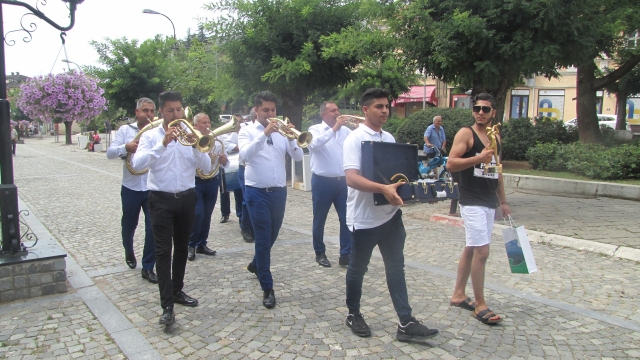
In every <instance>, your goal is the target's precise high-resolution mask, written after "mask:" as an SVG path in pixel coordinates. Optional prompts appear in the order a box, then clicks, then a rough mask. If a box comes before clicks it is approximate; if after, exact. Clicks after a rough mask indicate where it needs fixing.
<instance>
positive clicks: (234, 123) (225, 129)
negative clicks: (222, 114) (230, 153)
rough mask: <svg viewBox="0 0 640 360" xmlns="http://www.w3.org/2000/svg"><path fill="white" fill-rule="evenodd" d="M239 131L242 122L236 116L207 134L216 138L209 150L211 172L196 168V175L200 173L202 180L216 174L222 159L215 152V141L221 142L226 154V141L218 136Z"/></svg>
mask: <svg viewBox="0 0 640 360" xmlns="http://www.w3.org/2000/svg"><path fill="white" fill-rule="evenodd" d="M237 131H240V123H239V122H238V120H237V119H236V118H235V117H234V118H233V120H231V121H229V122H228V123H226V124H224V125H222V126H219V127H217V128H215V129H213V130H211V134H209V135H207V136H213V137H214V140H213V141H214V142H213V143H212V144H213V146H212V147H211V151H209V157H210V158H211V172H210V173H208V174H205V173H204V171H202V170H200V169H196V175H198V177H199V178H200V179H202V180H207V179H211V178H212V177H214V176H215V174H216V173H217V172H218V170H219V169H220V161H219V158H220V155H219V154H214V153H213V152H214V151H215V149H216V146H215V142H219V143H220V146H221V147H222V153H223V154H224V143H223V142H222V141H220V139H218V136H220V135H223V134H227V133H232V132H237Z"/></svg>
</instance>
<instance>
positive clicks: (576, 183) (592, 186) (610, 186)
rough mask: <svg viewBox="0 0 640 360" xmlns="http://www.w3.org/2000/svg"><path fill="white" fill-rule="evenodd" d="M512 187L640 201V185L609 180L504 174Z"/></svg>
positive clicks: (507, 182) (555, 193) (553, 193)
mask: <svg viewBox="0 0 640 360" xmlns="http://www.w3.org/2000/svg"><path fill="white" fill-rule="evenodd" d="M502 176H503V177H504V185H505V187H507V188H510V189H519V190H532V191H540V192H544V193H548V194H552V195H560V196H562V195H574V196H575V195H581V196H589V197H594V198H597V197H610V198H615V199H624V200H634V201H640V186H637V185H626V184H615V183H609V182H597V181H585V180H567V179H558V178H550V177H545V176H534V175H515V174H506V173H505V174H502Z"/></svg>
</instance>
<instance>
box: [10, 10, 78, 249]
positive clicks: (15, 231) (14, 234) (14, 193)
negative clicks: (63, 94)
mask: <svg viewBox="0 0 640 360" xmlns="http://www.w3.org/2000/svg"><path fill="white" fill-rule="evenodd" d="M62 1H63V2H65V3H68V4H69V5H68V7H69V25H68V26H61V25H58V24H56V23H55V22H54V21H53V20H51V19H49V18H48V17H47V16H46V15H45V14H44V13H42V11H40V9H39V8H38V3H36V7H33V6H31V5H29V4H27V3H24V2H21V1H14V0H0V35H3V42H2V44H0V162H1V163H0V170H1V171H2V174H1V176H0V180H1V184H0V221H1V222H2V224H1V227H2V253H3V254H5V253H11V254H15V253H17V252H18V251H24V247H23V245H22V243H21V236H20V223H19V210H18V188H17V187H16V185H15V184H14V182H13V181H14V180H13V158H12V152H11V132H10V127H9V125H10V124H9V108H10V107H9V100H7V77H6V74H5V62H4V45H5V43H6V44H7V45H9V46H13V45H15V41H13V40H11V41H7V40H6V35H7V34H9V33H11V32H14V31H24V32H26V33H27V36H28V37H27V36H25V37H24V38H23V41H24V42H30V41H31V38H32V37H31V33H32V32H34V31H35V30H36V29H37V26H36V25H35V24H34V23H30V24H29V25H28V27H25V26H24V24H22V20H24V17H25V16H27V15H35V16H37V17H38V18H40V19H42V20H44V21H46V22H47V23H48V24H49V25H51V26H53V27H54V28H56V29H58V30H60V31H67V30H71V28H73V25H74V24H75V20H76V17H75V14H76V8H77V5H78V4H80V3H82V2H83V1H84V0H62ZM3 4H6V5H16V6H22V7H24V8H26V9H28V10H29V11H30V12H28V13H26V14H24V15H23V16H22V19H21V20H20V26H21V27H22V29H19V30H13V31H9V32H7V33H6V34H5V33H4V27H3V22H4V19H3V17H2V7H3ZM42 4H46V2H43V3H42Z"/></svg>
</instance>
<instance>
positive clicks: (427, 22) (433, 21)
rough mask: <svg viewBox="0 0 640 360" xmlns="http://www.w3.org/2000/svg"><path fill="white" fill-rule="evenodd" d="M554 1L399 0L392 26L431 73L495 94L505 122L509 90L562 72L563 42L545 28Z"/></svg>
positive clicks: (401, 42)
mask: <svg viewBox="0 0 640 360" xmlns="http://www.w3.org/2000/svg"><path fill="white" fill-rule="evenodd" d="M554 1H555V0H551V2H554ZM549 2H550V1H547V0H530V1H524V0H506V1H504V0H415V1H411V2H409V3H407V2H406V1H396V2H395V3H393V5H392V6H394V7H395V12H396V14H395V15H394V16H391V17H389V19H390V21H389V26H390V28H391V30H392V31H393V33H394V36H396V37H397V42H398V46H399V47H400V48H401V49H402V51H403V53H405V54H406V56H408V57H409V58H411V59H413V60H415V61H416V62H417V64H418V66H419V67H420V68H421V69H424V70H426V72H427V74H430V75H432V76H435V77H437V78H439V79H440V80H443V81H445V82H447V83H449V84H453V85H456V86H458V87H461V88H463V89H472V93H473V94H477V93H481V92H487V93H490V94H492V95H493V96H494V97H495V98H496V100H497V103H498V104H497V115H496V117H497V119H499V120H502V118H503V114H504V108H505V100H506V98H507V95H508V91H509V89H511V88H512V87H513V86H514V85H516V84H517V83H518V82H519V81H520V80H521V79H522V78H524V77H526V76H529V75H531V74H542V75H545V76H547V77H554V76H557V75H558V73H557V71H556V60H555V57H554V55H555V54H556V53H557V52H559V51H560V45H558V44H555V43H550V42H549V40H548V39H547V38H546V36H548V33H547V32H545V31H543V30H544V29H545V28H546V27H548V26H550V25H551V24H550V22H551V20H553V18H551V19H547V18H546V16H548V12H549V11H553V9H549V8H550V7H551V6H550V5H549ZM548 7H549V8H548Z"/></svg>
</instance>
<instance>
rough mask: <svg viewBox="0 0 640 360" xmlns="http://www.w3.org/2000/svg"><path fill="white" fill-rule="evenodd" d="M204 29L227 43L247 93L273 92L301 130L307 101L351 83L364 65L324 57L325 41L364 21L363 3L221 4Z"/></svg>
mask: <svg viewBox="0 0 640 360" xmlns="http://www.w3.org/2000/svg"><path fill="white" fill-rule="evenodd" d="M206 8H207V9H208V10H211V11H215V12H216V13H217V14H225V15H220V16H219V17H218V18H217V19H215V20H212V21H209V22H207V23H205V24H204V27H205V30H207V31H210V32H213V33H214V34H215V35H217V36H219V38H220V40H221V41H222V45H221V46H222V49H223V50H224V53H225V55H226V56H227V57H228V59H229V62H228V67H227V68H226V70H227V71H229V73H230V75H231V77H233V78H234V79H236V80H237V81H238V86H240V87H241V88H242V89H245V91H246V92H255V91H259V90H267V89H269V90H271V91H273V92H275V93H276V94H277V95H279V96H280V97H281V100H282V107H281V110H283V114H284V115H286V116H288V117H289V118H291V120H292V121H293V122H294V123H295V124H297V125H299V124H300V121H301V119H302V108H303V106H304V105H305V101H306V100H307V97H308V96H309V95H311V94H313V93H314V92H315V91H316V90H317V89H327V88H336V87H337V86H339V85H343V84H346V83H347V82H348V81H349V80H350V79H351V77H352V70H353V69H354V68H355V67H356V66H357V65H358V63H359V60H358V59H356V58H354V57H351V58H333V57H332V58H324V57H323V56H322V54H321V52H322V50H321V49H322V47H321V44H320V38H321V37H322V36H325V35H329V34H332V33H334V32H339V31H340V30H341V29H343V28H346V27H348V26H350V25H353V24H355V23H357V22H359V21H360V20H361V16H360V14H359V11H360V3H359V2H357V1H347V2H344V1H337V0H256V1H244V0H216V1H213V2H211V3H210V4H208V5H206Z"/></svg>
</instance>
